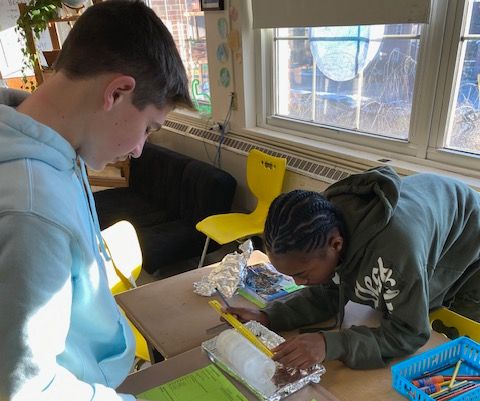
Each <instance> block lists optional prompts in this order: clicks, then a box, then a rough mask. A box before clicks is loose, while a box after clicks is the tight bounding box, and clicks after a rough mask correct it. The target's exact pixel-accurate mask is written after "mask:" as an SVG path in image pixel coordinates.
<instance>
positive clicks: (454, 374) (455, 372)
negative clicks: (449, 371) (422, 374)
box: [448, 359, 462, 388]
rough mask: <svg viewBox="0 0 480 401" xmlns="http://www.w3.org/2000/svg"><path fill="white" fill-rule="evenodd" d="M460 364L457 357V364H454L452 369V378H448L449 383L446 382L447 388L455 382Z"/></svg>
mask: <svg viewBox="0 0 480 401" xmlns="http://www.w3.org/2000/svg"><path fill="white" fill-rule="evenodd" d="M461 364H462V360H461V359H459V360H458V362H457V364H456V365H455V370H454V371H453V375H452V378H451V379H450V383H448V388H452V386H453V385H454V384H455V379H456V378H457V375H458V370H459V369H460V365H461Z"/></svg>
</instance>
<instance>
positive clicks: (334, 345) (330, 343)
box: [322, 331, 346, 360]
mask: <svg viewBox="0 0 480 401" xmlns="http://www.w3.org/2000/svg"><path fill="white" fill-rule="evenodd" d="M322 334H323V337H324V338H325V346H326V354H325V359H326V360H335V359H339V360H342V359H343V357H344V356H345V354H346V347H345V344H344V336H343V334H342V333H341V332H338V331H324V332H322Z"/></svg>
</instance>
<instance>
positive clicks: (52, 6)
mask: <svg viewBox="0 0 480 401" xmlns="http://www.w3.org/2000/svg"><path fill="white" fill-rule="evenodd" d="M61 3H62V2H61V0H31V1H30V2H29V3H28V4H27V5H26V7H25V9H24V10H23V11H22V12H20V16H19V17H18V19H17V27H16V28H15V30H16V32H18V33H19V35H20V39H19V42H20V43H21V46H22V48H21V50H22V55H23V65H22V68H21V73H22V81H23V88H24V89H26V90H30V91H33V90H34V89H35V87H36V86H35V82H34V81H32V80H29V79H28V76H27V72H28V71H29V70H30V69H32V70H33V69H34V66H35V63H36V62H38V54H37V52H32V51H30V47H29V46H28V40H29V38H28V35H29V33H30V32H31V33H32V35H33V38H32V40H35V39H40V34H41V33H42V32H43V31H44V30H46V29H47V28H48V23H49V22H50V21H51V20H52V19H55V18H58V9H59V8H60V7H61Z"/></svg>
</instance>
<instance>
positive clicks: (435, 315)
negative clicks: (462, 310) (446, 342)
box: [430, 307, 480, 342]
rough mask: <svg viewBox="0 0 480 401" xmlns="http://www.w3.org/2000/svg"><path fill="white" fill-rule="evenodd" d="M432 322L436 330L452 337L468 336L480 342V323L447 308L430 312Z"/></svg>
mask: <svg viewBox="0 0 480 401" xmlns="http://www.w3.org/2000/svg"><path fill="white" fill-rule="evenodd" d="M430 324H431V325H432V328H433V329H434V330H435V331H438V332H439V333H442V334H445V335H446V336H447V337H448V338H450V339H455V338H457V337H459V336H467V337H470V338H471V339H472V340H474V341H477V342H480V323H478V322H476V321H474V320H471V319H469V318H468V317H465V316H462V315H459V314H458V313H456V312H454V311H452V310H450V309H447V308H444V307H442V308H439V309H436V310H434V311H433V312H431V313H430Z"/></svg>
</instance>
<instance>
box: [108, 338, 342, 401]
mask: <svg viewBox="0 0 480 401" xmlns="http://www.w3.org/2000/svg"><path fill="white" fill-rule="evenodd" d="M209 363H211V362H210V360H209V359H208V357H207V354H206V353H205V352H204V351H202V349H201V348H200V347H197V348H194V349H192V350H190V351H188V352H185V353H184V354H181V355H178V356H175V357H173V358H171V359H168V360H166V361H163V362H161V363H157V364H155V365H152V366H151V367H149V368H147V369H144V370H141V371H140V372H137V373H134V374H132V375H130V376H128V377H127V379H126V380H125V381H124V382H123V383H122V384H121V386H120V387H118V388H117V391H118V392H120V393H127V394H139V393H141V392H143V391H146V390H149V389H151V388H153V387H156V386H159V385H161V384H164V383H167V382H169V381H171V380H173V379H176V378H177V377H179V376H183V375H185V374H187V373H190V372H193V371H194V370H196V369H200V368H203V367H204V366H207V365H208V364H209ZM226 376H227V377H228V379H229V380H230V381H231V382H232V383H233V384H234V385H235V386H236V387H237V388H238V389H239V390H240V392H241V393H242V394H243V395H244V396H245V397H246V398H247V399H248V400H250V401H258V398H256V397H255V396H254V395H253V394H252V393H251V392H250V391H249V390H248V389H246V388H245V387H244V386H243V385H242V384H240V383H239V382H237V381H236V380H234V379H232V378H231V377H230V376H228V375H226ZM287 399H288V401H310V400H312V399H315V400H317V401H339V400H338V399H337V398H335V397H334V396H333V395H332V394H330V393H329V392H328V391H327V390H326V389H325V388H324V387H322V386H321V385H320V384H314V385H309V386H307V387H305V388H303V389H302V390H300V391H298V392H297V393H295V394H293V395H291V396H290V397H288V398H287Z"/></svg>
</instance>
